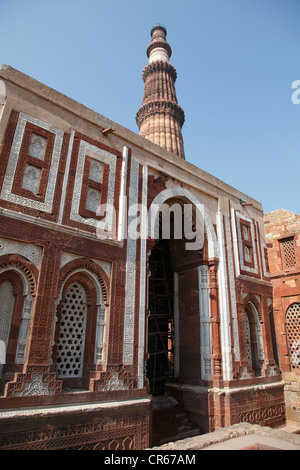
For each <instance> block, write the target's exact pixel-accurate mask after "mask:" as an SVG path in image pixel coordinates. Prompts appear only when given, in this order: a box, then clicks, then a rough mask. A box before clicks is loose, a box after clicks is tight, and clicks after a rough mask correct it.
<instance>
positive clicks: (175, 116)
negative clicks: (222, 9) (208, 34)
mask: <svg viewBox="0 0 300 470" xmlns="http://www.w3.org/2000/svg"><path fill="white" fill-rule="evenodd" d="M166 35H167V31H166V28H164V27H163V26H161V25H156V26H153V28H152V30H151V38H152V40H151V43H150V44H149V46H148V47H147V56H148V58H149V64H148V65H147V66H146V67H145V68H144V70H143V75H142V76H143V80H144V82H145V91H144V98H143V104H142V106H141V107H140V109H139V110H138V112H137V114H136V123H137V125H138V127H139V129H140V135H141V136H143V137H145V138H146V139H148V140H151V142H154V143H155V144H157V145H159V146H160V147H164V148H165V149H167V150H169V151H170V152H172V153H175V154H176V155H179V156H180V157H182V158H185V156H184V147H183V139H182V133H181V128H182V126H183V123H184V111H183V109H182V108H181V107H180V106H179V105H178V102H177V97H176V91H175V81H176V78H177V72H176V69H175V67H174V66H173V65H172V64H171V63H170V57H171V54H172V51H171V47H170V45H169V44H168V42H167V41H166Z"/></svg>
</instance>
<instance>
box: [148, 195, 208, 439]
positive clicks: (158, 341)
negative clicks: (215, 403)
mask: <svg viewBox="0 0 300 470" xmlns="http://www.w3.org/2000/svg"><path fill="white" fill-rule="evenodd" d="M181 189H182V188H181ZM165 194H167V193H165ZM180 196H181V197H179V198H178V197H171V198H170V199H164V198H161V199H160V201H164V203H167V204H168V205H169V207H172V206H173V204H177V205H180V206H181V207H182V209H183V206H184V204H185V203H189V204H190V205H191V201H190V200H188V199H187V198H186V194H184V196H185V197H182V196H183V195H181V194H180ZM192 206H193V204H192ZM179 213H180V211H179ZM191 214H192V219H193V220H194V215H195V206H193V211H192V213H191ZM159 217H160V218H159V222H158V224H157V225H156V229H157V231H156V239H155V243H154V245H153V246H152V249H151V253H150V255H149V271H150V276H149V284H148V309H149V312H150V314H149V317H148V338H147V352H148V360H147V367H146V375H147V379H148V382H149V388H150V393H151V394H152V396H153V423H152V427H153V436H152V439H153V441H152V445H158V444H161V443H162V442H167V441H170V440H172V439H173V440H174V439H180V438H183V437H188V436H192V435H195V434H201V432H202V430H201V424H200V422H201V421H202V420H203V419H204V421H205V420H208V404H207V403H203V406H202V409H201V410H199V411H200V413H198V416H195V415H197V412H196V413H194V405H193V403H192V402H189V403H188V401H189V400H190V397H189V398H188V399H186V398H187V397H188V394H189V393H190V390H189V391H188V392H186V390H187V389H189V388H191V387H195V386H201V385H203V384H204V382H205V381H207V380H209V378H210V376H211V331H210V328H211V325H210V311H209V308H210V307H209V305H210V302H209V283H208V252H209V247H208V243H207V239H208V238H210V239H211V240H212V238H213V232H211V231H210V234H209V236H208V237H207V235H206V234H205V237H204V240H205V242H204V244H203V245H202V246H201V248H199V249H197V250H188V249H187V246H189V245H188V243H189V242H190V241H191V239H190V238H189V239H187V238H186V237H185V232H184V220H183V219H184V211H183V210H182V212H181V217H182V225H181V227H182V231H181V233H180V234H179V233H178V231H177V234H176V227H175V222H176V220H175V218H176V217H178V212H177V214H176V211H172V212H171V217H170V231H169V235H170V236H169V237H165V236H164V235H165V234H164V233H163V226H162V225H163V224H162V215H161V213H160V214H159ZM206 225H207V221H206ZM211 227H212V226H210V227H209V230H210V229H211ZM177 228H178V227H177ZM194 229H195V226H194ZM204 231H205V232H206V231H207V230H204ZM195 234H196V232H195ZM210 249H211V252H213V249H214V247H213V244H211V246H210ZM204 323H206V324H205V325H204ZM204 402H205V400H204ZM200 414H201V416H200ZM203 416H204V418H203ZM179 417H180V419H179ZM180 420H183V421H184V423H183V421H180ZM180 429H181V431H180ZM204 429H205V428H204ZM183 430H184V432H183Z"/></svg>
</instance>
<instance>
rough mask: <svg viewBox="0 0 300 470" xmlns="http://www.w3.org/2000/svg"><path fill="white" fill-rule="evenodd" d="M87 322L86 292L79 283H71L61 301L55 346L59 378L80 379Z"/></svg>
mask: <svg viewBox="0 0 300 470" xmlns="http://www.w3.org/2000/svg"><path fill="white" fill-rule="evenodd" d="M86 320H87V302H86V292H85V289H84V288H83V286H82V285H81V284H80V283H79V282H74V283H72V284H71V285H70V286H69V287H68V289H67V290H66V293H65V297H64V299H63V301H62V308H61V321H60V330H59V338H58V345H57V367H58V374H59V377H64V378H68V377H70V378H71V377H81V375H82V370H83V359H84V346H85V331H86Z"/></svg>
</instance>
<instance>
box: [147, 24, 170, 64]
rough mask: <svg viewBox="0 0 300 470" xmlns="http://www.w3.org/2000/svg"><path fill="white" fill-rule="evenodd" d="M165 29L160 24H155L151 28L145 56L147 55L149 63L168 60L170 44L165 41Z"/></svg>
mask: <svg viewBox="0 0 300 470" xmlns="http://www.w3.org/2000/svg"><path fill="white" fill-rule="evenodd" d="M166 36H167V30H166V28H165V27H164V26H162V25H155V26H153V28H152V29H151V38H152V40H151V42H150V44H149V46H148V47H147V56H148V57H149V64H151V63H152V62H155V61H157V60H163V61H165V62H169V61H170V57H171V54H172V50H171V47H170V44H168V43H167V41H166Z"/></svg>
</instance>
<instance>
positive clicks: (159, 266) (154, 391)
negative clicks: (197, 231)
mask: <svg viewBox="0 0 300 470" xmlns="http://www.w3.org/2000/svg"><path fill="white" fill-rule="evenodd" d="M149 267H150V270H151V276H150V278H149V310H150V316H149V319H148V354H149V359H148V361H147V378H148V380H149V385H150V393H151V395H152V396H154V397H155V396H162V395H164V385H165V383H166V381H167V380H168V379H169V378H170V377H172V376H173V375H174V313H173V312H174V305H173V297H174V287H173V285H174V283H173V273H172V269H171V253H170V249H169V245H168V241H167V240H162V239H159V240H157V241H156V245H155V247H154V248H153V249H152V251H151V255H150V258H149Z"/></svg>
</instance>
